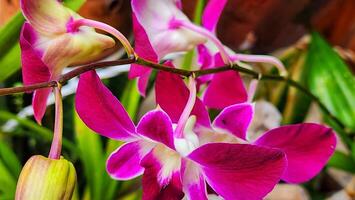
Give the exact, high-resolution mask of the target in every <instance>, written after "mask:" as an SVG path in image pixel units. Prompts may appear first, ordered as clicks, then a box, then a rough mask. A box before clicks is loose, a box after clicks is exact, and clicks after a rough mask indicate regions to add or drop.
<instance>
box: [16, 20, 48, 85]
mask: <svg viewBox="0 0 355 200" xmlns="http://www.w3.org/2000/svg"><path fill="white" fill-rule="evenodd" d="M37 37H38V35H37V33H36V32H35V30H33V28H32V27H31V25H30V24H29V23H25V24H24V25H23V26H22V30H21V35H20V46H21V63H22V78H23V83H24V85H31V84H35V83H41V82H46V81H49V79H50V76H51V74H50V72H49V69H48V66H47V65H46V64H44V63H43V61H42V60H41V55H40V52H36V51H35V49H34V48H33V46H32V45H33V44H34V43H35V41H36V40H37Z"/></svg>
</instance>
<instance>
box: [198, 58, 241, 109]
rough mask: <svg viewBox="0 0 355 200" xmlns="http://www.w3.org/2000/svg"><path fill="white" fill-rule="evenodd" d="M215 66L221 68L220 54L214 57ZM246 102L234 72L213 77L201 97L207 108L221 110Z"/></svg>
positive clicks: (237, 74) (238, 77)
mask: <svg viewBox="0 0 355 200" xmlns="http://www.w3.org/2000/svg"><path fill="white" fill-rule="evenodd" d="M215 65H216V66H223V65H224V62H223V60H222V57H221V56H220V54H217V55H216V56H215ZM247 100H248V94H247V91H246V90H245V87H244V84H243V81H242V79H241V77H240V75H239V73H238V72H236V71H226V72H221V73H217V74H215V75H214V76H213V78H212V81H211V82H210V84H209V85H208V87H207V89H206V91H205V94H204V96H203V102H204V103H205V104H206V106H207V107H210V108H215V109H223V108H225V107H227V106H230V105H233V104H236V103H243V102H246V101H247Z"/></svg>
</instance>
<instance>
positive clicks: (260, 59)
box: [231, 54, 287, 76]
mask: <svg viewBox="0 0 355 200" xmlns="http://www.w3.org/2000/svg"><path fill="white" fill-rule="evenodd" d="M231 59H232V61H233V62H234V61H243V62H254V63H270V64H272V65H274V66H275V67H276V68H277V70H278V71H279V73H280V75H281V76H287V70H286V68H285V66H284V65H283V64H282V62H281V61H280V60H279V59H277V58H275V57H273V56H265V55H246V54H235V55H232V56H231Z"/></svg>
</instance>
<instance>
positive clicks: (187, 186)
mask: <svg viewBox="0 0 355 200" xmlns="http://www.w3.org/2000/svg"><path fill="white" fill-rule="evenodd" d="M183 166H184V167H183V168H182V170H181V173H182V183H183V188H184V192H185V195H186V196H187V199H189V200H192V199H193V200H207V199H208V198H207V190H206V182H205V179H204V177H203V174H202V171H201V169H200V168H199V166H198V165H196V164H195V163H194V162H192V161H190V160H186V161H185V163H184V165H183Z"/></svg>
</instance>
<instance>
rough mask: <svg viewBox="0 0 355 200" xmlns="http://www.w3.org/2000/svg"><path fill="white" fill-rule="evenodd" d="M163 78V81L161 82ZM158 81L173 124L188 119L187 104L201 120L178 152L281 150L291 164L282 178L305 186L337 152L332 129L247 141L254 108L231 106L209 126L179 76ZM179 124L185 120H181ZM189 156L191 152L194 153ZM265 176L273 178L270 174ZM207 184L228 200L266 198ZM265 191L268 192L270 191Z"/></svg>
mask: <svg viewBox="0 0 355 200" xmlns="http://www.w3.org/2000/svg"><path fill="white" fill-rule="evenodd" d="M162 73H165V74H162ZM159 76H161V77H163V78H159ZM157 79H158V80H157V85H156V95H157V101H158V103H159V105H160V106H161V107H162V109H164V110H165V111H166V112H167V113H168V115H169V116H170V117H171V118H172V121H173V122H174V118H175V117H176V116H178V115H182V116H183V115H184V111H185V110H183V111H182V109H184V107H185V105H184V103H185V104H186V102H187V106H186V107H190V108H191V111H192V112H191V115H195V116H196V117H197V120H196V125H195V126H193V125H190V128H187V129H186V130H185V131H183V132H180V133H182V134H184V138H185V141H184V143H182V144H184V145H182V146H185V148H183V147H181V146H177V145H176V149H178V150H179V149H188V147H191V146H194V147H195V148H198V147H199V148H202V147H204V146H207V145H216V144H215V143H229V144H251V145H256V146H259V147H265V148H270V149H278V150H280V151H282V152H283V153H284V154H285V156H286V160H287V162H286V165H285V166H284V167H285V168H284V171H283V173H282V174H281V176H280V178H281V179H282V180H284V181H286V182H289V183H302V182H305V181H308V180H310V179H311V178H313V177H314V176H315V175H317V174H318V173H319V172H320V170H321V169H322V168H323V167H324V166H325V164H326V162H327V161H328V160H329V158H330V156H331V155H332V154H333V152H334V150H335V146H336V137H335V134H334V132H333V131H332V129H330V128H327V127H324V126H322V125H318V124H313V123H304V124H296V125H288V126H282V127H279V128H275V129H272V130H269V131H268V132H266V133H264V134H263V135H262V136H260V137H259V138H258V139H257V140H255V141H250V140H248V138H247V129H248V126H249V124H250V122H251V120H252V118H253V105H252V104H250V103H242V104H235V105H231V106H228V107H226V108H224V109H223V110H222V111H221V113H220V114H219V115H218V116H217V117H216V118H215V119H214V122H213V123H208V122H207V123H206V120H207V119H206V118H205V116H204V115H201V114H200V113H204V112H205V111H204V110H201V108H203V107H202V106H199V105H198V104H199V102H198V101H195V102H194V101H191V99H192V98H193V97H191V95H190V97H189V95H188V89H187V88H186V86H185V84H184V83H183V81H182V80H181V79H180V78H179V76H177V75H174V74H167V72H159V74H158V78H157ZM169 85H170V86H169ZM172 85H174V87H175V88H176V89H175V90H174V91H172V90H171V88H173V87H172ZM172 92H173V93H174V94H179V95H175V96H174V100H177V101H175V102H172V101H171V99H169V98H167V97H168V95H167V94H168V93H172ZM191 93H193V91H192V89H191V88H190V94H191ZM197 100H198V99H197ZM186 107H185V109H186ZM197 109H198V110H199V111H198V112H196V111H194V110H197ZM187 117H189V116H188V115H185V119H186V118H187ZM175 120H176V119H175ZM178 120H181V118H180V119H178ZM178 124H179V123H178ZM196 137H197V138H196ZM175 144H176V143H175ZM180 144H181V143H180ZM199 148H198V149H199ZM193 149H194V148H192V150H193ZM216 149H217V148H215V151H217V150H216ZM199 151H201V150H197V152H199ZM189 152H191V149H190V151H189ZM202 152H204V151H202ZM194 154H195V153H194V151H193V152H192V153H191V154H190V155H189V156H188V157H189V158H190V159H192V158H193V155H194ZM203 154H205V157H206V158H208V157H209V156H210V155H211V153H209V152H204V153H203ZM229 156H231V155H229ZM211 159H212V158H211ZM192 160H194V159H192ZM194 161H195V162H197V163H199V164H200V165H201V162H203V161H201V160H194ZM204 167H205V166H201V168H202V170H201V171H200V174H204V175H208V174H207V173H206V171H204V169H205V168H204ZM195 172H196V171H195ZM196 173H197V172H196ZM264 173H266V174H269V172H267V171H266V170H265V171H264ZM219 175H220V179H222V178H221V177H225V176H223V175H222V174H219ZM199 176H200V175H195V176H193V177H199ZM206 180H207V182H208V184H209V185H210V186H211V187H212V188H213V189H214V190H215V191H216V192H217V193H218V194H220V195H221V196H223V198H226V199H261V197H262V194H266V193H263V192H261V193H260V194H259V196H258V194H255V195H256V196H254V197H253V196H252V194H250V193H249V194H248V193H243V192H240V191H239V192H238V193H237V194H229V193H223V192H224V191H228V190H227V189H226V188H224V189H221V188H218V187H219V186H218V185H214V184H215V183H213V182H212V181H209V179H208V178H207V179H206ZM239 181H240V180H239ZM199 183H200V181H198V179H195V186H194V187H196V188H203V187H202V186H201V185H199ZM226 185H230V184H226ZM233 187H234V186H233V185H231V188H229V189H230V190H235V189H234V188H233ZM259 190H260V188H259ZM252 191H254V193H258V189H256V188H252ZM261 191H264V192H265V191H266V190H261ZM243 195H244V196H243Z"/></svg>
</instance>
